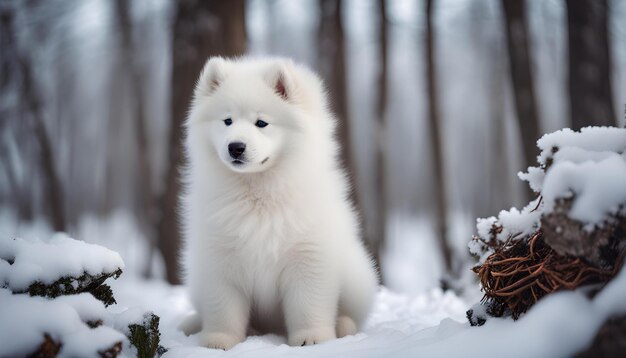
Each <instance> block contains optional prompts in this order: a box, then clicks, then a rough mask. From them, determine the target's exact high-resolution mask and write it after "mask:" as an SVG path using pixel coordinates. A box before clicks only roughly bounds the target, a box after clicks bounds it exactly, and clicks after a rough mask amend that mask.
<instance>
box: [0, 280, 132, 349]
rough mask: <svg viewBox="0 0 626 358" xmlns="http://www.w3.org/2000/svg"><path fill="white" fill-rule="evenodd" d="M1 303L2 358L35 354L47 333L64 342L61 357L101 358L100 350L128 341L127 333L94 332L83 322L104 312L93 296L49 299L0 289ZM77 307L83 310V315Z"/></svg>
mask: <svg viewBox="0 0 626 358" xmlns="http://www.w3.org/2000/svg"><path fill="white" fill-rule="evenodd" d="M83 300H89V301H91V302H89V303H88V302H82V301H83ZM0 302H2V304H0V318H1V319H0V356H1V357H17V356H26V355H28V354H30V353H33V351H34V350H35V349H36V348H37V347H38V346H39V345H40V344H41V343H42V342H43V337H44V335H45V334H48V335H49V336H50V337H51V338H52V340H54V341H55V342H58V343H62V346H61V351H60V352H59V356H60V357H93V356H98V351H103V350H106V349H108V348H111V347H112V346H113V345H114V344H115V343H117V342H124V341H126V337H125V336H124V335H123V334H121V333H119V332H117V331H115V330H114V329H112V328H109V327H106V326H100V327H97V328H94V329H91V328H89V326H87V325H86V324H85V323H84V322H83V320H82V319H81V318H83V317H92V316H93V317H96V316H98V312H97V311H98V310H99V309H100V306H99V301H97V300H96V299H95V298H93V297H91V296H90V295H86V296H83V297H80V296H77V297H72V298H69V297H68V298H65V299H60V300H59V299H55V300H48V299H45V298H41V297H30V296H28V295H25V294H19V295H14V294H11V292H10V291H9V290H7V289H0ZM100 305H101V303H100ZM76 307H79V308H80V309H79V310H80V311H81V312H80V313H79V312H78V311H77V310H76ZM100 313H102V312H100Z"/></svg>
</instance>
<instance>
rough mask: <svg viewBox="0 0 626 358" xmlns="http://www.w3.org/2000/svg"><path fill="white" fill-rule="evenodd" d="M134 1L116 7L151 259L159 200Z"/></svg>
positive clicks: (148, 271) (118, 1)
mask: <svg viewBox="0 0 626 358" xmlns="http://www.w3.org/2000/svg"><path fill="white" fill-rule="evenodd" d="M131 4H132V3H131V2H129V1H126V0H116V2H115V8H116V13H117V20H118V22H119V26H118V28H119V37H120V44H121V51H122V59H123V67H122V69H123V70H124V72H125V73H126V76H124V77H125V78H126V81H127V84H128V85H129V86H130V89H131V91H130V93H131V96H132V100H131V104H132V105H133V112H132V117H133V122H134V129H135V142H136V144H137V171H138V173H137V176H136V178H137V181H138V182H137V185H136V186H135V188H136V189H135V190H136V202H137V205H138V210H137V212H138V215H137V217H138V220H139V227H140V228H141V231H142V232H143V234H144V236H145V237H146V238H147V239H148V241H149V243H150V257H152V255H151V254H152V250H153V249H154V247H155V246H156V245H155V244H156V243H155V240H154V234H155V230H154V226H155V218H154V211H155V200H154V192H153V187H154V186H153V184H152V165H151V163H150V156H149V151H150V148H149V143H148V133H147V128H146V108H145V103H144V102H145V101H144V88H143V87H144V83H145V79H144V75H143V72H142V70H141V67H140V66H139V64H138V56H137V54H136V49H135V45H134V41H133V31H132V30H133V28H132V19H131V13H130V11H131ZM143 274H144V276H146V277H148V276H150V274H151V260H148V264H147V266H146V267H145V268H144V272H143Z"/></svg>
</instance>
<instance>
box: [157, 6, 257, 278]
mask: <svg viewBox="0 0 626 358" xmlns="http://www.w3.org/2000/svg"><path fill="white" fill-rule="evenodd" d="M244 6H245V1H244V0H235V1H199V0H180V1H178V5H177V14H176V17H175V22H174V36H173V41H174V42H173V45H172V54H173V58H172V66H173V67H172V97H171V128H170V134H169V158H168V165H169V168H168V170H167V173H166V181H165V192H164V193H163V196H162V197H161V200H160V209H161V219H160V222H159V227H158V240H157V243H158V246H159V249H160V250H161V253H162V254H163V258H164V259H165V265H166V268H167V279H168V281H169V282H170V283H179V282H180V277H179V267H178V262H177V260H178V257H179V247H180V226H179V222H178V207H179V196H180V190H181V183H180V178H179V174H180V171H181V170H182V168H183V166H184V155H183V152H182V139H183V128H182V125H183V122H184V120H185V117H186V115H187V110H188V108H189V104H190V101H191V96H192V93H193V89H194V87H195V83H196V80H197V78H198V76H199V74H200V71H201V70H202V67H203V66H204V64H205V62H206V61H207V59H208V58H209V57H210V56H216V55H222V56H236V55H241V54H243V53H244V52H245V48H246V32H245V12H244Z"/></svg>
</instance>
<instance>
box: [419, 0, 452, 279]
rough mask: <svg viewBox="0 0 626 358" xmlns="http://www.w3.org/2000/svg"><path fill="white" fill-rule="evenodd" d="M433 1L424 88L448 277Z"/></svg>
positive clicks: (430, 0) (438, 230) (428, 3)
mask: <svg viewBox="0 0 626 358" xmlns="http://www.w3.org/2000/svg"><path fill="white" fill-rule="evenodd" d="M434 2H435V1H434V0H426V3H425V5H426V12H425V16H426V41H425V46H426V47H425V49H424V50H425V51H424V54H425V56H426V61H425V63H426V68H425V71H426V80H427V88H428V120H429V124H430V140H431V148H432V153H433V166H434V173H433V174H434V176H435V178H434V179H435V180H434V181H433V190H434V193H435V199H436V202H437V203H436V204H437V211H436V214H435V216H436V217H435V219H436V222H437V228H436V233H437V237H438V242H439V249H440V251H441V256H442V257H443V263H444V266H445V269H446V271H447V273H448V275H451V276H455V273H454V272H453V266H452V249H451V248H450V245H449V243H448V233H447V229H448V206H447V198H446V182H445V178H446V175H445V167H444V153H443V144H442V143H441V131H440V127H439V126H440V124H441V117H440V115H439V98H438V96H439V95H438V92H437V90H438V89H437V79H436V74H437V67H436V61H435V34H434V31H433V7H434Z"/></svg>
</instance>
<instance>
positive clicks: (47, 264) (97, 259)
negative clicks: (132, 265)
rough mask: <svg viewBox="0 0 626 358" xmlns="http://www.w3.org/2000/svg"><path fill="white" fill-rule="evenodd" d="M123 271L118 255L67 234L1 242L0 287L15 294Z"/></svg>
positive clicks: (122, 264)
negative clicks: (70, 279) (37, 284)
mask: <svg viewBox="0 0 626 358" xmlns="http://www.w3.org/2000/svg"><path fill="white" fill-rule="evenodd" d="M123 268H124V262H123V261H122V258H121V257H120V255H119V254H118V253H116V252H114V251H111V250H109V249H107V248H104V247H102V246H98V245H93V244H88V243H85V242H82V241H78V240H74V239H71V238H70V237H68V236H67V235H65V234H60V233H59V234H55V235H53V236H52V237H51V238H50V239H47V240H43V239H22V238H16V239H10V240H5V239H3V240H0V285H1V286H2V287H5V288H9V289H10V290H11V291H13V292H23V291H25V290H26V289H27V288H28V287H29V285H31V284H33V283H35V282H40V283H43V284H52V283H54V282H55V281H57V280H59V279H61V278H63V277H68V276H72V277H78V276H81V275H83V274H85V273H86V274H89V275H92V276H97V275H101V274H102V273H109V272H115V271H116V270H118V269H123Z"/></svg>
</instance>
